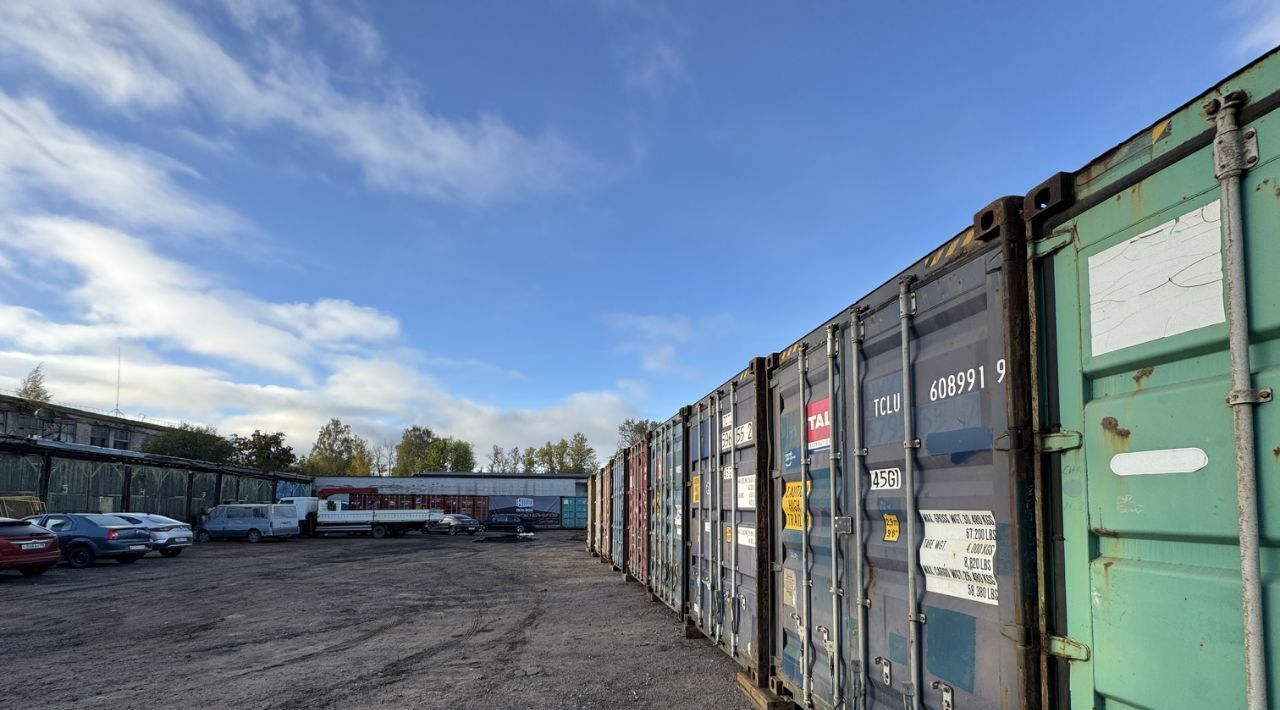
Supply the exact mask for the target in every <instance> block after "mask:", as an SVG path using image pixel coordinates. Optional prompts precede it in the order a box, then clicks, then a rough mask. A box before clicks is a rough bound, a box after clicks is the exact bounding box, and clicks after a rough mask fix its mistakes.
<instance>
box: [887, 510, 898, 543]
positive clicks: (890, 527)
mask: <svg viewBox="0 0 1280 710" xmlns="http://www.w3.org/2000/svg"><path fill="white" fill-rule="evenodd" d="M900 533H901V531H900V529H899V527H898V516H897V514H896V513H885V514H884V541H885V542H897V541H898V535H899V534H900Z"/></svg>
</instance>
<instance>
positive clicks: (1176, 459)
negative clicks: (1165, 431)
mask: <svg viewBox="0 0 1280 710" xmlns="http://www.w3.org/2000/svg"><path fill="white" fill-rule="evenodd" d="M1208 465H1209V455H1208V454H1206V453H1205V452H1204V449H1197V448H1185V449H1153V450H1150V451H1130V452H1128V453H1124V454H1116V455H1115V456H1112V457H1111V472H1112V473H1114V474H1116V475H1117V476H1155V475H1161V474H1168V473H1194V472H1196V471H1199V470H1200V469H1202V468H1204V467H1205V466H1208Z"/></svg>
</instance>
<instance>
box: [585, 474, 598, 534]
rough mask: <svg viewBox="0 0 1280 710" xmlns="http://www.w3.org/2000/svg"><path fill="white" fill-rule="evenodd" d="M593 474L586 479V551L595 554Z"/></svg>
mask: <svg viewBox="0 0 1280 710" xmlns="http://www.w3.org/2000/svg"><path fill="white" fill-rule="evenodd" d="M595 476H596V475H595V473H591V475H590V476H588V478H586V551H589V553H595Z"/></svg>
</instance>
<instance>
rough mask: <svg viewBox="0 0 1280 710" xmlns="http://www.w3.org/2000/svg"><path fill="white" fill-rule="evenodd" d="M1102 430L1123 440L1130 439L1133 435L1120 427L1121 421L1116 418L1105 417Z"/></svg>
mask: <svg viewBox="0 0 1280 710" xmlns="http://www.w3.org/2000/svg"><path fill="white" fill-rule="evenodd" d="M1102 428H1103V430H1104V431H1106V432H1107V433H1108V434H1113V435H1115V436H1118V437H1120V438H1121V439H1128V438H1129V435H1130V434H1132V433H1133V432H1131V431H1129V430H1128V429H1125V428H1124V427H1122V426H1120V421H1119V420H1118V419H1116V418H1115V417H1103V418H1102Z"/></svg>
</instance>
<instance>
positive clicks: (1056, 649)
mask: <svg viewBox="0 0 1280 710" xmlns="http://www.w3.org/2000/svg"><path fill="white" fill-rule="evenodd" d="M1045 652H1046V653H1048V654H1049V655H1050V656H1057V657H1059V658H1065V659H1067V660H1069V661H1087V660H1089V647H1088V646H1086V645H1084V644H1082V643H1080V642H1079V641H1077V640H1075V639H1073V638H1071V637H1069V636H1049V637H1047V638H1046V639H1045Z"/></svg>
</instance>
